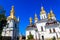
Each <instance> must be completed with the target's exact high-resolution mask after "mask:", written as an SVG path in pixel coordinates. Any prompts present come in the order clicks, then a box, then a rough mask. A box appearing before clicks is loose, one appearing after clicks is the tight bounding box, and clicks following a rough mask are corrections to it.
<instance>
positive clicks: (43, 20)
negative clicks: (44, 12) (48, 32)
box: [37, 19, 48, 23]
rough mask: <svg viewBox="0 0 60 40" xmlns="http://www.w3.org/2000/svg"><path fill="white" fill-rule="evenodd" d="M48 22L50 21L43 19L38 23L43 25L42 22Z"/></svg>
mask: <svg viewBox="0 0 60 40" xmlns="http://www.w3.org/2000/svg"><path fill="white" fill-rule="evenodd" d="M47 21H48V19H42V20H40V21H38V22H37V23H42V22H47Z"/></svg>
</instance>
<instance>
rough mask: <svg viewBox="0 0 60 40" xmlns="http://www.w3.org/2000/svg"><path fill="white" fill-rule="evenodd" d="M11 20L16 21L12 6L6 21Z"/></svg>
mask: <svg viewBox="0 0 60 40" xmlns="http://www.w3.org/2000/svg"><path fill="white" fill-rule="evenodd" d="M11 19H14V20H17V19H16V17H15V16H14V6H12V9H11V11H10V16H9V17H8V18H7V20H11Z"/></svg>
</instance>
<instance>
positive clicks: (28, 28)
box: [26, 24, 36, 30]
mask: <svg viewBox="0 0 60 40" xmlns="http://www.w3.org/2000/svg"><path fill="white" fill-rule="evenodd" d="M35 29H36V25H34V24H32V25H28V26H27V28H26V30H35Z"/></svg>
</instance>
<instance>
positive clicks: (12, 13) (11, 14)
mask: <svg viewBox="0 0 60 40" xmlns="http://www.w3.org/2000/svg"><path fill="white" fill-rule="evenodd" d="M10 16H11V17H12V18H13V17H14V6H12V9H11V13H10Z"/></svg>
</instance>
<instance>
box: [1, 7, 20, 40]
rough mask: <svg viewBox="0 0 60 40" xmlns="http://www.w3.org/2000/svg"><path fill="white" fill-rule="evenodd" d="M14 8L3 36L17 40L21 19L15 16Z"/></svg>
mask: <svg viewBox="0 0 60 40" xmlns="http://www.w3.org/2000/svg"><path fill="white" fill-rule="evenodd" d="M14 14H15V11H14V6H12V9H11V12H10V16H8V17H7V25H6V27H5V28H4V29H3V32H2V36H7V37H11V40H17V38H18V35H19V29H18V24H19V18H18V19H17V18H16V17H15V16H14Z"/></svg>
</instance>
